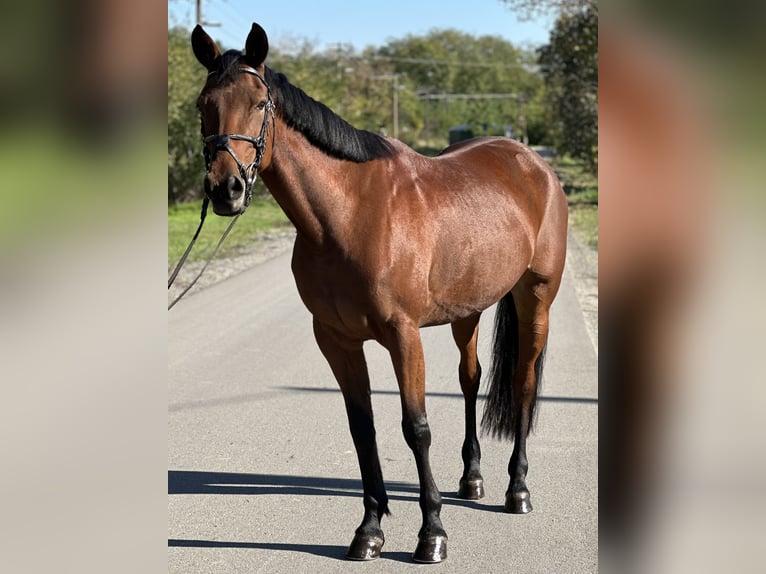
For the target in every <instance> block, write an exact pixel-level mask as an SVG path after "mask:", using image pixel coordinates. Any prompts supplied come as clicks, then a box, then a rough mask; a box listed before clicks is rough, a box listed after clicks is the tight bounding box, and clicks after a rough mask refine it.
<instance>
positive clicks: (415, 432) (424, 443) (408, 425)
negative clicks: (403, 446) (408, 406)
mask: <svg viewBox="0 0 766 574" xmlns="http://www.w3.org/2000/svg"><path fill="white" fill-rule="evenodd" d="M402 432H403V433H404V440H405V442H406V443H407V446H409V447H410V449H412V450H413V451H418V450H421V449H427V448H429V447H430V446H431V428H430V427H429V426H428V421H427V420H426V418H425V416H423V417H418V418H416V419H410V418H408V417H405V418H404V419H402Z"/></svg>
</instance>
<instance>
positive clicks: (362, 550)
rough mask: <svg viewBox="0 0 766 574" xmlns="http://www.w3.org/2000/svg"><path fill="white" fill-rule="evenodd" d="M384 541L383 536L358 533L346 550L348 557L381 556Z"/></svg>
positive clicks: (357, 558)
mask: <svg viewBox="0 0 766 574" xmlns="http://www.w3.org/2000/svg"><path fill="white" fill-rule="evenodd" d="M383 542H384V540H383V538H382V537H381V536H367V535H359V534H357V535H356V536H354V540H352V541H351V546H349V547H348V550H347V551H346V558H348V559H349V560H375V559H376V558H378V557H380V550H381V549H382V548H383Z"/></svg>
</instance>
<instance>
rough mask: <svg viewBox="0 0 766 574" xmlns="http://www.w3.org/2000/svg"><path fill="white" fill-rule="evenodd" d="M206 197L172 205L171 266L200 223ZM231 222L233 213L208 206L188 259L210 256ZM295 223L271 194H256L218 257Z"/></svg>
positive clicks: (170, 220) (169, 227) (169, 260)
mask: <svg viewBox="0 0 766 574" xmlns="http://www.w3.org/2000/svg"><path fill="white" fill-rule="evenodd" d="M201 209H202V200H201V199H198V200H194V201H190V202H186V203H179V204H177V205H171V206H169V207H168V267H169V268H171V267H174V266H175V264H176V263H177V262H178V260H179V259H180V258H181V256H182V255H183V252H184V250H185V249H186V246H187V245H189V242H190V241H191V238H192V236H193V235H194V232H195V231H196V230H197V226H198V225H199V217H200V211H201ZM229 223H231V218H229V217H219V216H217V215H215V214H214V213H213V210H212V208H209V209H208V214H207V217H206V218H205V224H204V226H203V228H202V232H201V233H200V235H199V238H198V239H197V242H196V243H195V245H194V249H192V252H191V253H190V254H189V258H188V259H187V261H201V260H204V259H207V257H208V256H209V255H210V253H211V252H212V251H213V249H214V248H215V246H216V244H217V243H218V240H219V238H220V237H221V235H222V234H223V232H224V231H225V230H226V227H227V226H228V225H229ZM290 228H291V223H290V222H289V221H288V220H287V217H286V216H285V214H284V213H283V211H282V209H281V208H280V207H279V205H277V202H276V201H274V199H273V198H272V197H271V196H270V195H265V196H260V197H253V201H252V202H251V203H250V207H248V208H247V211H245V213H244V214H243V215H241V216H240V218H239V220H238V221H237V223H236V224H235V225H234V228H233V229H232V230H231V233H230V234H229V236H228V237H227V238H226V241H225V242H224V243H223V245H222V246H221V249H220V250H219V251H218V255H217V257H226V256H231V255H234V254H236V253H238V252H240V251H242V250H244V249H248V248H249V247H250V246H252V245H253V243H255V242H257V241H258V236H259V235H261V234H263V233H265V232H273V231H279V230H282V229H290Z"/></svg>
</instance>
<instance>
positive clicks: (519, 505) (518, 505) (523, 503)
mask: <svg viewBox="0 0 766 574" xmlns="http://www.w3.org/2000/svg"><path fill="white" fill-rule="evenodd" d="M504 510H505V511H506V512H507V513H509V514H528V513H529V512H532V501H531V500H530V498H529V491H528V490H522V491H520V492H509V493H508V494H506V495H505V507H504Z"/></svg>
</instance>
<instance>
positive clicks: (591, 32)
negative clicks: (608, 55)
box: [539, 2, 598, 173]
mask: <svg viewBox="0 0 766 574" xmlns="http://www.w3.org/2000/svg"><path fill="white" fill-rule="evenodd" d="M539 62H540V66H541V68H542V73H543V76H544V78H545V89H546V95H545V101H546V104H547V107H548V111H549V114H550V117H551V120H552V128H553V129H552V131H553V138H554V143H555V145H556V147H557V149H558V150H559V151H560V152H562V153H568V154H570V155H571V156H572V157H574V158H576V159H580V160H582V161H583V162H585V165H586V167H587V169H588V170H589V171H591V172H592V173H595V172H596V171H597V167H598V155H597V154H598V148H597V145H598V9H597V7H596V6H595V3H591V2H586V7H585V8H583V9H580V10H574V11H572V12H568V13H563V12H562V13H561V14H560V15H559V17H558V19H557V20H556V23H555V25H554V29H553V31H552V32H551V37H550V43H549V44H547V45H546V46H543V47H542V48H541V49H540V50H539Z"/></svg>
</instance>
